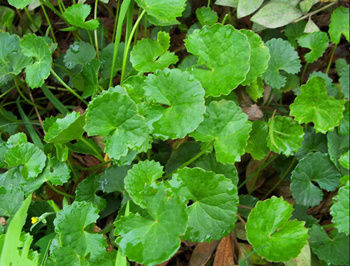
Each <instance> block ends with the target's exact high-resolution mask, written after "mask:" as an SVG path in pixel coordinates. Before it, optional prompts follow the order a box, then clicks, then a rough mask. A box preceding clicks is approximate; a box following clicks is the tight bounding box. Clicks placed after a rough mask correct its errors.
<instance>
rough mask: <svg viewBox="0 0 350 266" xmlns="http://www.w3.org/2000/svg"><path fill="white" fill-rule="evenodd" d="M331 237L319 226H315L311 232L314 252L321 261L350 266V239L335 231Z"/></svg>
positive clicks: (311, 243) (310, 241)
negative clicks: (349, 265)
mask: <svg viewBox="0 0 350 266" xmlns="http://www.w3.org/2000/svg"><path fill="white" fill-rule="evenodd" d="M331 233H332V235H333V236H332V237H329V236H328V235H327V233H326V232H325V230H324V229H323V228H322V227H321V226H319V225H313V226H312V227H311V229H310V231H309V234H310V240H309V243H310V246H311V249H312V252H313V253H315V254H316V255H317V257H319V258H320V259H321V260H324V261H326V262H328V263H330V264H332V265H348V264H349V237H347V236H346V235H345V234H342V233H339V232H337V231H336V230H334V231H333V232H331Z"/></svg>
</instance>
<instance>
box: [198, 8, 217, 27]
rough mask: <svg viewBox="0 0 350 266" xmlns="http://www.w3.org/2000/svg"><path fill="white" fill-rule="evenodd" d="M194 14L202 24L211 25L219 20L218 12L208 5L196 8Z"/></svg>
mask: <svg viewBox="0 0 350 266" xmlns="http://www.w3.org/2000/svg"><path fill="white" fill-rule="evenodd" d="M196 16H197V19H198V21H199V23H200V24H201V25H202V26H205V25H208V26H211V25H213V24H215V23H216V22H218V20H219V17H218V14H217V13H216V12H215V11H214V10H212V9H211V8H210V7H201V8H197V9H196Z"/></svg>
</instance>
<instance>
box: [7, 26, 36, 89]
mask: <svg viewBox="0 0 350 266" xmlns="http://www.w3.org/2000/svg"><path fill="white" fill-rule="evenodd" d="M29 63H30V58H28V57H26V56H24V55H23V53H22V51H21V49H20V39H19V37H18V36H17V35H10V34H9V33H7V32H0V84H5V83H7V81H9V80H11V79H12V76H11V74H13V75H18V74H19V73H20V72H21V71H22V69H23V68H24V67H25V66H26V65H28V64H29Z"/></svg>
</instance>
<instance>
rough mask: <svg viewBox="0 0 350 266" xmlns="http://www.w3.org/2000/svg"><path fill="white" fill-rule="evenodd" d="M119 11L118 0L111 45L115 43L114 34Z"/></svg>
mask: <svg viewBox="0 0 350 266" xmlns="http://www.w3.org/2000/svg"><path fill="white" fill-rule="evenodd" d="M119 9H120V0H118V2H117V9H116V11H115V19H114V27H113V35H112V43H114V41H115V34H116V32H117V24H118V18H119Z"/></svg>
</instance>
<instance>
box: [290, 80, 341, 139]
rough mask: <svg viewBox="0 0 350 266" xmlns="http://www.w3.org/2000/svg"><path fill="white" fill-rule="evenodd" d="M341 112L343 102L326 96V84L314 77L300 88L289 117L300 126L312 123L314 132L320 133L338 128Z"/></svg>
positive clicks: (291, 106)
mask: <svg viewBox="0 0 350 266" xmlns="http://www.w3.org/2000/svg"><path fill="white" fill-rule="evenodd" d="M315 95H317V96H316V97H315ZM343 111H344V101H343V100H336V99H334V98H333V97H330V96H328V95H327V89H326V82H325V80H324V79H322V78H320V77H314V78H312V79H310V80H309V81H308V82H307V83H306V84H305V85H303V86H301V94H300V95H298V96H297V98H296V99H295V100H294V102H293V103H292V104H291V105H290V115H291V116H294V117H295V120H296V121H298V122H299V123H300V124H302V123H308V122H312V123H313V124H314V127H315V130H316V132H321V133H326V132H327V131H331V130H333V129H334V127H336V126H338V125H339V123H340V121H341V119H342V118H343Z"/></svg>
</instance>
